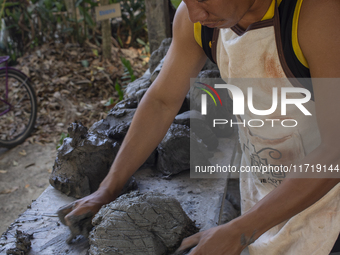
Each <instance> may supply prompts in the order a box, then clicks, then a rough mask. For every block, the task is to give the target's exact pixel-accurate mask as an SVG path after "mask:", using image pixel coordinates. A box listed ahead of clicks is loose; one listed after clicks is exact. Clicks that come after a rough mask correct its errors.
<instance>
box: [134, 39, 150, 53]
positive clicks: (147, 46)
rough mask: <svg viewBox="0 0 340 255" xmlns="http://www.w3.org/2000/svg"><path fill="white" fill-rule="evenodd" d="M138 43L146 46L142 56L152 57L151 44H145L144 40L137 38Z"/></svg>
mask: <svg viewBox="0 0 340 255" xmlns="http://www.w3.org/2000/svg"><path fill="white" fill-rule="evenodd" d="M137 42H138V43H139V44H141V45H142V46H144V50H143V51H142V54H144V55H150V44H149V42H147V43H146V42H144V41H143V40H142V39H140V38H137Z"/></svg>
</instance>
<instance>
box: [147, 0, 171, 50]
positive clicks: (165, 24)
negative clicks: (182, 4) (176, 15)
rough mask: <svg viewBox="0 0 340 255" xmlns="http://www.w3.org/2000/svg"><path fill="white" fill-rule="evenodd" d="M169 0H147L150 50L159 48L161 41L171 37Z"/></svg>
mask: <svg viewBox="0 0 340 255" xmlns="http://www.w3.org/2000/svg"><path fill="white" fill-rule="evenodd" d="M168 1H169V0H145V7H146V17H147V24H148V37H149V43H150V50H151V52H153V51H154V50H156V49H158V47H159V46H160V45H161V42H162V41H163V40H164V39H165V38H168V37H171V28H170V18H169V2H168Z"/></svg>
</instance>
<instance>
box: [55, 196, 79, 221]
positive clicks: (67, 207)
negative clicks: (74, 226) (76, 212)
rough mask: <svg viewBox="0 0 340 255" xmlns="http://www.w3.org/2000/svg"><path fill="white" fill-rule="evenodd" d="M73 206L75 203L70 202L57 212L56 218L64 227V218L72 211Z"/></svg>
mask: <svg viewBox="0 0 340 255" xmlns="http://www.w3.org/2000/svg"><path fill="white" fill-rule="evenodd" d="M75 204H76V203H75V202H72V203H70V204H67V205H64V206H62V207H60V208H59V209H58V211H57V214H58V217H59V219H60V221H61V222H62V223H63V224H64V225H66V222H65V216H66V215H67V214H69V213H70V212H71V211H72V210H73V208H74V206H75Z"/></svg>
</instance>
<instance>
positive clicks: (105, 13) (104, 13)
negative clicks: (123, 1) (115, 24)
mask: <svg viewBox="0 0 340 255" xmlns="http://www.w3.org/2000/svg"><path fill="white" fill-rule="evenodd" d="M121 16H122V13H121V11H120V3H117V4H110V5H104V6H98V7H96V20H97V21H100V20H106V19H111V18H117V17H121Z"/></svg>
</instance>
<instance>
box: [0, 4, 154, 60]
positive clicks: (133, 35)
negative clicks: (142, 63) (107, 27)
mask: <svg viewBox="0 0 340 255" xmlns="http://www.w3.org/2000/svg"><path fill="white" fill-rule="evenodd" d="M110 3H120V5H121V11H122V17H121V19H119V18H118V19H117V20H116V22H115V23H114V25H113V26H112V27H111V31H112V35H113V36H114V37H115V38H116V39H117V40H118V42H119V44H120V46H121V47H130V46H140V45H143V44H141V41H143V42H144V41H147V28H146V17H145V4H144V0H121V1H119V0H111V1H110ZM72 4H73V6H74V8H73V10H75V9H78V10H79V12H78V13H77V14H72V15H71V14H70V12H69V11H70V10H69V11H67V8H66V6H69V5H71V6H69V8H71V7H72ZM96 6H98V1H96V0H72V1H71V2H69V1H68V0H30V1H28V0H0V21H1V18H3V19H4V22H5V27H6V29H7V31H8V32H9V38H10V39H5V41H4V40H3V42H0V49H3V48H5V49H6V50H5V52H4V51H3V50H2V51H3V52H1V53H2V54H8V55H12V56H13V58H14V59H15V58H16V57H19V56H21V55H22V54H23V52H24V51H26V50H27V49H30V48H34V47H35V46H39V45H42V44H43V43H46V42H48V41H51V40H54V41H60V42H63V43H65V42H70V41H71V42H73V43H77V42H78V43H80V44H82V43H83V42H84V41H85V40H90V41H92V42H93V43H95V44H97V45H100V44H101V35H100V24H101V22H96V20H95V17H94V14H95V7H96ZM2 24H3V23H2V22H0V29H1V25H2ZM137 38H140V40H141V41H139V40H138V41H139V42H137V40H136V39H137ZM143 46H144V47H145V48H146V49H147V48H148V47H147V44H146V43H145V45H143Z"/></svg>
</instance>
